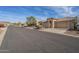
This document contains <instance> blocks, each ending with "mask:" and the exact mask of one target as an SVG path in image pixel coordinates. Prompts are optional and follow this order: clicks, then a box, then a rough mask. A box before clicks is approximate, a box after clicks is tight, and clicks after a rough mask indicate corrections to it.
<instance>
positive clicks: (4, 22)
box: [0, 21, 9, 27]
mask: <svg viewBox="0 0 79 59" xmlns="http://www.w3.org/2000/svg"><path fill="white" fill-rule="evenodd" d="M8 25H9V22H6V21H0V27H6V26H8Z"/></svg>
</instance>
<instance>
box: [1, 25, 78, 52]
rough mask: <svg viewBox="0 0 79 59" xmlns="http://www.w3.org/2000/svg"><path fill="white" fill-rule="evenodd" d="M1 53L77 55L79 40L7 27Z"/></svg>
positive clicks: (33, 30)
mask: <svg viewBox="0 0 79 59" xmlns="http://www.w3.org/2000/svg"><path fill="white" fill-rule="evenodd" d="M0 52H1V53H4V52H5V53H79V38H74V37H70V36H65V35H59V34H55V33H48V32H41V31H38V30H35V29H28V28H21V27H14V26H9V27H8V29H7V32H6V35H5V37H4V40H3V42H2V44H1V47H0Z"/></svg>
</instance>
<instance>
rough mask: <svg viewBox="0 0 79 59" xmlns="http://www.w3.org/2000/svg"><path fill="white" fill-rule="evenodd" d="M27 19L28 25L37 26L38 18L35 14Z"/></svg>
mask: <svg viewBox="0 0 79 59" xmlns="http://www.w3.org/2000/svg"><path fill="white" fill-rule="evenodd" d="M26 19H27V22H26V23H27V25H28V26H36V22H37V21H36V18H35V17H34V16H29V17H27V18H26Z"/></svg>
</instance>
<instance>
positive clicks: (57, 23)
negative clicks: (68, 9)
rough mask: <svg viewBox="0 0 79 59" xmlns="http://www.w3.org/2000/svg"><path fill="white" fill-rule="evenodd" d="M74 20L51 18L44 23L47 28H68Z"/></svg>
mask: <svg viewBox="0 0 79 59" xmlns="http://www.w3.org/2000/svg"><path fill="white" fill-rule="evenodd" d="M72 22H73V20H66V19H54V18H49V19H47V21H46V22H44V23H43V27H46V28H68V27H69V26H70V24H72Z"/></svg>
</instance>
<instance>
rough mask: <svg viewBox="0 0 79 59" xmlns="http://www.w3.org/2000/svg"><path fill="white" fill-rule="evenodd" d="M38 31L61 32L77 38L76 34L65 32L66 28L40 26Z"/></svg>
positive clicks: (78, 36)
mask: <svg viewBox="0 0 79 59" xmlns="http://www.w3.org/2000/svg"><path fill="white" fill-rule="evenodd" d="M39 31H45V32H50V33H57V34H61V35H66V36H71V37H77V38H79V35H78V34H75V35H73V34H69V33H66V31H67V29H61V28H54V29H53V28H42V29H40V30H39Z"/></svg>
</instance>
